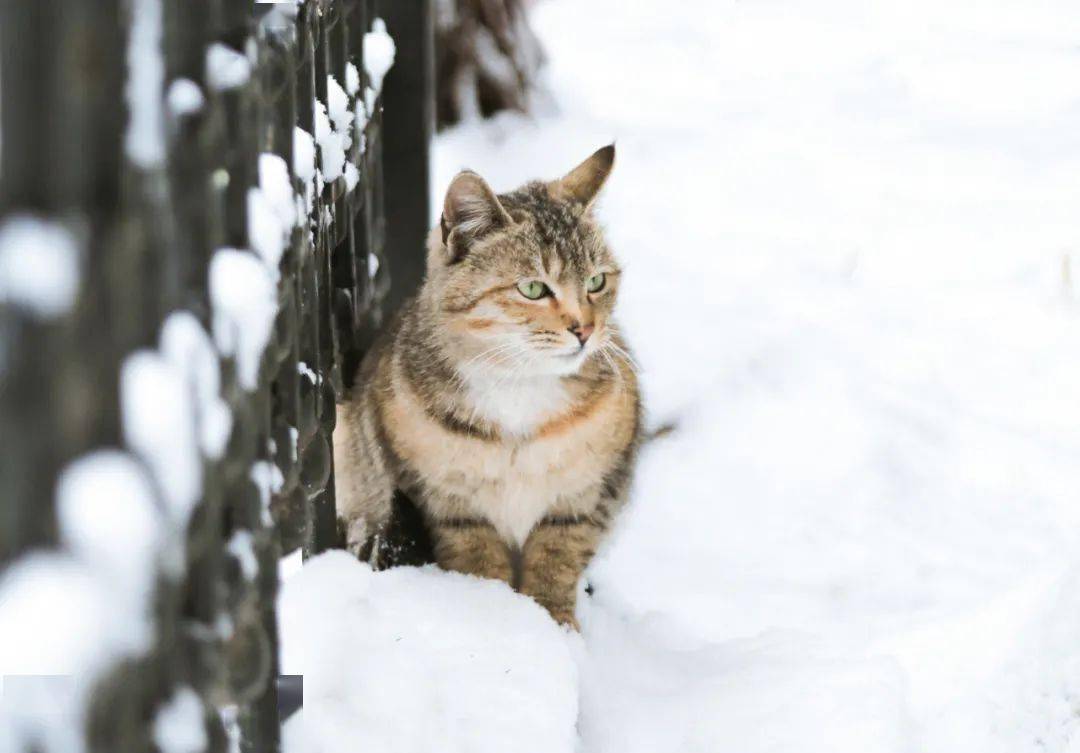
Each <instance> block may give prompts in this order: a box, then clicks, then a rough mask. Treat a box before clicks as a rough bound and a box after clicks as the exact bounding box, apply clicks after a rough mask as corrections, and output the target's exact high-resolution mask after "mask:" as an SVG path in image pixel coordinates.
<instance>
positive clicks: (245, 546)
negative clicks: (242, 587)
mask: <svg viewBox="0 0 1080 753" xmlns="http://www.w3.org/2000/svg"><path fill="white" fill-rule="evenodd" d="M226 548H227V549H228V550H229V554H231V555H232V556H233V557H235V558H236V561H237V562H239V563H240V572H241V574H242V575H243V576H244V579H245V580H255V577H256V576H257V575H258V574H259V560H258V559H257V558H256V556H255V540H254V538H253V537H252V535H251V531H237V532H236V533H234V534H233V535H232V536H231V537H230V538H229V543H228V545H227V546H226Z"/></svg>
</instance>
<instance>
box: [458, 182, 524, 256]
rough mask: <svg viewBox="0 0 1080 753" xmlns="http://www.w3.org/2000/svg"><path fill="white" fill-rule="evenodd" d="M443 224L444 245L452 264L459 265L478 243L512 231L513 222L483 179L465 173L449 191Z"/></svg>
mask: <svg viewBox="0 0 1080 753" xmlns="http://www.w3.org/2000/svg"><path fill="white" fill-rule="evenodd" d="M441 223H442V240H443V245H444V246H446V250H447V253H449V255H450V261H456V260H457V259H460V258H461V257H462V256H464V255H465V254H466V253H468V251H469V247H470V246H472V245H473V244H474V243H476V242H477V241H478V240H480V239H481V238H483V237H484V236H486V235H488V234H490V233H493V232H495V231H496V230H500V229H502V228H505V227H509V226H510V225H511V224H512V223H513V220H512V219H511V218H510V215H509V214H507V213H506V210H505V209H503V206H502V204H500V203H499V199H498V197H497V196H495V192H494V191H492V190H491V187H490V186H488V184H487V183H486V182H484V179H483V178H481V177H480V176H479V175H477V174H476V173H474V172H472V171H471V170H462V171H461V172H460V173H458V174H457V175H455V176H454V179H453V180H452V181H450V187H449V188H448V189H446V199H445V200H444V201H443V212H442V220H441Z"/></svg>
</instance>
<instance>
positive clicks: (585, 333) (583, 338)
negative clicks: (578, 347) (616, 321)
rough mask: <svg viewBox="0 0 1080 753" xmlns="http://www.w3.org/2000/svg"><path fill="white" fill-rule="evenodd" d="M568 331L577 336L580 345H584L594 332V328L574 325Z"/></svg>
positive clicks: (590, 325) (586, 325) (588, 325)
mask: <svg viewBox="0 0 1080 753" xmlns="http://www.w3.org/2000/svg"><path fill="white" fill-rule="evenodd" d="M570 331H571V332H573V333H574V334H575V335H576V336H577V339H578V342H580V343H581V344H582V345H584V344H585V343H586V342H587V341H588V339H589V337H590V336H591V335H592V333H593V332H595V331H596V327H595V326H593V325H592V324H585V325H581V324H578V325H575V326H573V327H571V328H570Z"/></svg>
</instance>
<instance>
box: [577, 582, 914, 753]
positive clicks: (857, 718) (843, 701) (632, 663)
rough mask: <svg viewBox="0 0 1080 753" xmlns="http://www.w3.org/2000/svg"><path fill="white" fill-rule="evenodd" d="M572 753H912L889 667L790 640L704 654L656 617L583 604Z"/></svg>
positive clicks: (778, 635)
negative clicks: (575, 750) (576, 739)
mask: <svg viewBox="0 0 1080 753" xmlns="http://www.w3.org/2000/svg"><path fill="white" fill-rule="evenodd" d="M580 611H582V612H583V613H584V614H583V615H582V617H583V630H584V637H585V651H584V652H582V655H581V658H580V659H581V662H582V669H581V718H580V721H579V723H578V729H579V731H580V734H581V747H580V748H579V750H585V751H589V752H590V753H653V752H654V751H701V752H702V753H706V752H710V753H711V752H712V751H738V752H739V753H780V752H781V751H783V752H785V753H870V752H871V751H873V752H874V753H904V752H906V751H911V750H913V748H912V747H911V741H912V735H911V725H910V719H909V718H908V717H907V715H906V710H905V704H904V701H905V685H904V677H903V673H902V672H901V671H900V669H899V667H898V666H897V665H896V664H895V662H893V661H891V660H889V659H884V658H880V657H878V658H874V657H871V656H858V657H853V656H852V655H851V653H850V651H849V650H848V649H847V647H844V646H841V645H836V646H829V645H828V644H827V643H826V642H824V641H823V640H822V639H820V638H815V637H814V636H812V635H808V634H805V633H800V632H794V631H770V632H767V633H764V634H761V635H758V636H754V637H750V638H745V639H741V640H734V641H727V642H724V643H722V644H716V645H709V644H706V643H703V642H702V641H701V640H700V639H699V638H696V637H693V636H692V634H690V633H689V632H687V631H685V630H683V629H680V628H678V627H677V626H675V625H673V624H671V623H670V621H667V620H665V619H663V618H660V617H657V616H652V617H649V618H640V619H627V618H626V617H625V616H624V614H623V610H622V609H621V608H612V607H611V606H610V605H606V604H603V603H601V604H600V605H589V604H586V605H585V608H584V609H582V610H580Z"/></svg>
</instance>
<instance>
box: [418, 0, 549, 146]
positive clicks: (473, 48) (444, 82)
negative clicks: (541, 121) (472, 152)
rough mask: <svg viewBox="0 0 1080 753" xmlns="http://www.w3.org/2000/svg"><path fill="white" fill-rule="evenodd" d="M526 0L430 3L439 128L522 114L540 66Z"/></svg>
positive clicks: (472, 0)
mask: <svg viewBox="0 0 1080 753" xmlns="http://www.w3.org/2000/svg"><path fill="white" fill-rule="evenodd" d="M528 3H529V0H436V3H435V6H436V17H435V50H436V52H435V54H436V61H435V63H436V71H437V73H436V87H437V90H436V97H437V113H436V114H437V122H438V126H439V128H443V127H445V126H448V125H452V124H454V123H457V122H458V121H460V120H462V119H464V118H467V117H469V116H473V115H479V116H481V117H489V116H491V115H493V114H495V113H496V112H499V111H500V110H517V111H519V112H525V111H526V110H527V109H528V104H529V95H530V92H531V90H532V89H533V87H534V86H535V83H536V74H537V71H538V70H539V68H540V64H541V62H542V61H543V52H542V50H541V49H540V43H539V41H538V40H537V38H536V35H535V34H534V33H533V31H532V29H531V28H530V27H529V22H528V12H527V6H528Z"/></svg>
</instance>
